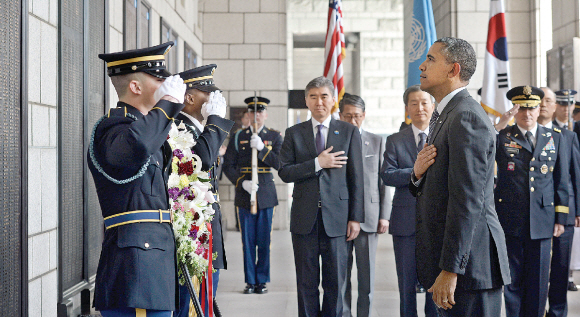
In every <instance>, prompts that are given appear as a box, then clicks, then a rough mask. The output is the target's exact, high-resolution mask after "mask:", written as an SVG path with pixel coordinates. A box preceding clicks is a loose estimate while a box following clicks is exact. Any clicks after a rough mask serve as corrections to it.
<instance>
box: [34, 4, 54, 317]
mask: <svg viewBox="0 0 580 317" xmlns="http://www.w3.org/2000/svg"><path fill="white" fill-rule="evenodd" d="M28 11H29V12H28V34H29V36H28V114H29V115H28V129H29V130H28V171H29V175H30V176H29V179H28V210H29V213H28V241H27V242H28V314H29V316H54V315H55V314H56V310H57V302H58V282H57V281H58V239H57V237H58V173H57V170H58V169H57V167H58V148H57V140H58V137H57V133H58V125H57V122H58V120H59V119H58V118H57V109H58V85H57V82H58V81H57V74H58V69H57V63H56V61H57V60H58V58H57V57H58V52H57V48H58V27H59V22H58V16H59V12H58V1H57V0H50V1H40V0H34V1H29V6H28Z"/></svg>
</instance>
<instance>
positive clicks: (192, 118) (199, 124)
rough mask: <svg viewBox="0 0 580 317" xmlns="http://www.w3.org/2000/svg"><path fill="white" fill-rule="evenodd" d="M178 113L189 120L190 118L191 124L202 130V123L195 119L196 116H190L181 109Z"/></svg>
mask: <svg viewBox="0 0 580 317" xmlns="http://www.w3.org/2000/svg"><path fill="white" fill-rule="evenodd" d="M180 113H181V114H182V115H184V116H186V117H187V118H188V119H189V120H191V122H193V124H194V125H195V127H196V128H197V129H198V130H199V131H201V132H203V125H202V124H201V123H200V122H199V121H197V119H196V118H194V117H193V116H190V115H189V114H187V113H185V112H183V111H180Z"/></svg>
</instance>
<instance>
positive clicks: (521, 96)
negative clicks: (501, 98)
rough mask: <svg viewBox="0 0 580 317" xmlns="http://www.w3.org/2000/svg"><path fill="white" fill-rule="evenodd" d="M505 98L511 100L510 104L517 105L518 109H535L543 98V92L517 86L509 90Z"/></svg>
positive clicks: (534, 88)
mask: <svg viewBox="0 0 580 317" xmlns="http://www.w3.org/2000/svg"><path fill="white" fill-rule="evenodd" d="M506 97H507V98H508V99H509V100H511V102H512V104H514V105H519V106H520V108H529V109H533V108H537V107H538V106H539V105H540V102H541V101H542V98H544V92H543V91H542V90H541V89H540V88H538V87H534V86H518V87H514V88H512V89H510V90H509V91H508V92H507V93H506Z"/></svg>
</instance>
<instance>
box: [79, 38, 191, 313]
mask: <svg viewBox="0 0 580 317" xmlns="http://www.w3.org/2000/svg"><path fill="white" fill-rule="evenodd" d="M173 44H174V43H173V42H168V43H165V44H161V45H157V46H154V47H149V48H143V49H138V50H131V51H125V52H119V53H110V54H100V55H99V58H101V59H102V60H104V61H105V62H107V69H108V73H109V76H111V77H113V76H119V75H126V74H131V73H137V72H143V73H146V74H149V75H151V76H154V77H158V78H166V77H168V76H169V75H170V74H169V73H168V72H167V71H166V69H165V57H164V56H165V54H166V53H167V51H168V50H169V49H170V48H171V46H172V45H173ZM149 80H154V79H149ZM182 108H183V105H182V104H179V103H172V102H170V101H167V100H160V101H159V102H157V104H156V105H154V107H153V108H152V109H151V110H150V111H149V112H148V114H147V115H143V114H142V113H141V112H140V111H139V110H138V109H136V108H134V107H132V106H131V105H129V104H127V103H124V102H119V103H118V104H117V108H115V109H111V110H110V111H109V112H108V113H107V114H106V115H105V116H103V117H102V118H101V119H100V120H99V121H97V123H96V124H95V126H94V128H93V130H92V133H91V139H90V143H89V151H88V153H87V159H88V167H89V169H90V171H91V174H92V176H93V180H94V182H95V187H96V191H97V195H98V198H99V203H100V206H101V211H102V215H103V218H104V221H105V228H106V230H105V234H104V239H103V244H102V251H101V256H100V259H99V265H98V268H97V275H96V280H95V294H94V306H95V308H96V309H97V310H99V311H101V313H102V314H103V316H135V315H137V316H145V315H155V316H170V315H171V311H174V310H175V309H176V306H177V303H178V292H177V289H178V283H177V261H176V254H175V240H174V235H173V230H172V228H171V221H172V217H171V214H170V213H169V211H168V210H169V195H168V193H167V180H168V177H169V171H170V164H171V159H172V152H171V147H170V146H169V144H168V143H167V141H166V140H167V135H168V133H169V130H170V128H171V123H172V122H173V118H174V117H175V116H176V115H177V114H178V113H179V111H180V110H181V109H182Z"/></svg>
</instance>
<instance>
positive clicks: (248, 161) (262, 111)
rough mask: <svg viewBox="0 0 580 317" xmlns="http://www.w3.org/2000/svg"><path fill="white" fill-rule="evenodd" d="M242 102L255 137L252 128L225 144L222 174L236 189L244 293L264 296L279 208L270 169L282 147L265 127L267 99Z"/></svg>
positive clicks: (276, 134) (279, 138)
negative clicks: (254, 205)
mask: <svg viewBox="0 0 580 317" xmlns="http://www.w3.org/2000/svg"><path fill="white" fill-rule="evenodd" d="M244 102H245V103H247V104H248V111H250V118H251V120H252V121H253V120H254V112H255V115H256V119H255V120H256V123H257V126H258V130H257V131H258V134H257V135H254V134H253V131H254V130H253V127H252V125H250V126H249V127H247V128H245V129H241V130H238V132H236V134H235V135H234V136H233V138H231V139H230V143H229V144H228V149H227V150H226V154H225V156H224V168H223V171H224V173H225V174H226V176H227V177H228V179H229V180H230V181H231V182H232V183H233V184H234V185H235V186H236V198H235V205H236V209H237V213H238V217H239V222H240V224H239V225H240V231H241V233H242V245H243V251H244V275H245V281H246V288H245V289H244V294H252V293H256V294H264V293H267V292H268V288H267V287H266V283H269V282H270V233H271V231H272V217H273V215H274V207H276V206H277V205H278V197H277V195H276V186H275V184H274V175H272V169H275V170H278V168H279V167H280V161H279V160H278V155H280V149H281V148H282V135H281V134H280V132H279V131H276V130H273V129H270V128H267V127H266V126H265V125H264V122H265V121H266V119H267V117H268V112H267V110H266V108H267V106H268V104H269V103H270V100H268V99H266V98H263V97H258V98H257V102H254V97H249V98H246V100H244ZM252 149H257V150H258V180H259V182H258V188H257V193H256V200H257V203H258V213H257V214H255V215H254V214H252V213H251V211H250V208H251V206H250V193H251V191H252ZM256 252H257V259H256Z"/></svg>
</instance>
